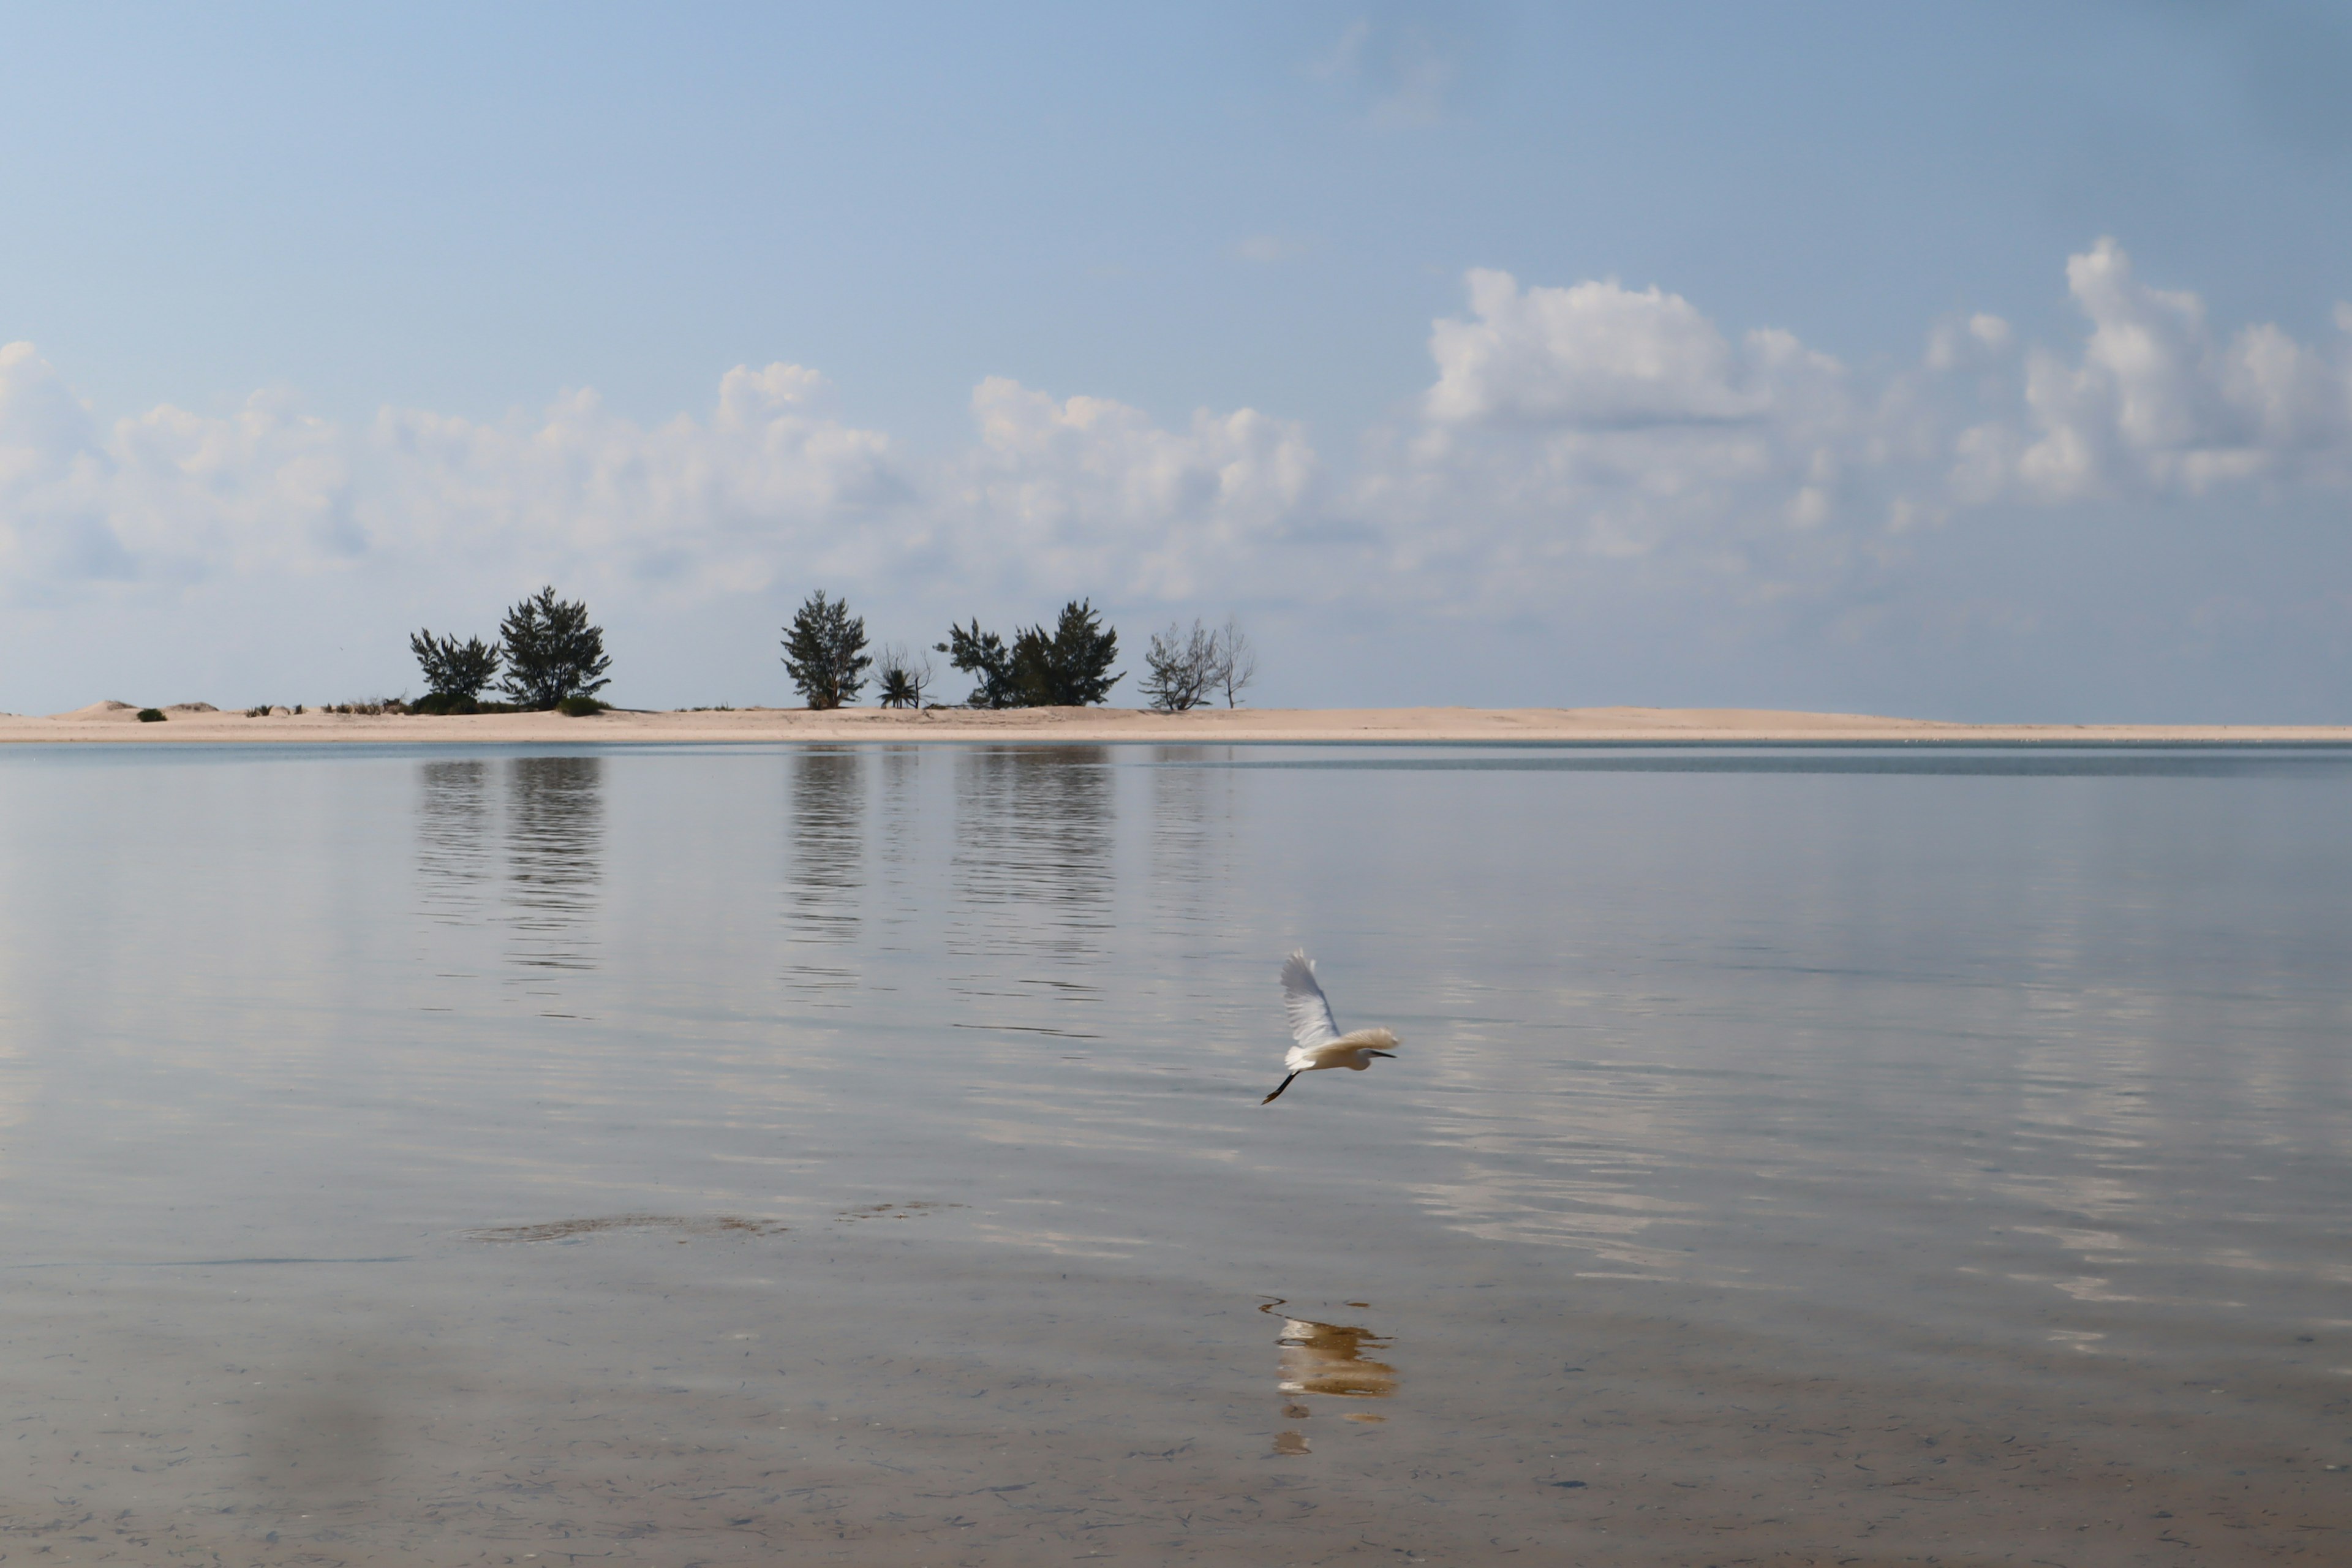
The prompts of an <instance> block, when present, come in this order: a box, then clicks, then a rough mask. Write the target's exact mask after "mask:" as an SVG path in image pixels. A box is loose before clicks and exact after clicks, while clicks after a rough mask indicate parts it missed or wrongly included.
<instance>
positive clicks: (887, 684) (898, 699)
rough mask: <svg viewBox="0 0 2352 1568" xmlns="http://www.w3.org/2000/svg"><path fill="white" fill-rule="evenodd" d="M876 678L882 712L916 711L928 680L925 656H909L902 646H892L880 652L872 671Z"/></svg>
mask: <svg viewBox="0 0 2352 1568" xmlns="http://www.w3.org/2000/svg"><path fill="white" fill-rule="evenodd" d="M874 668H875V673H876V674H877V676H878V677H879V678H880V680H881V689H882V706H883V707H885V708H920V707H921V706H922V705H923V689H924V688H925V687H928V686H929V685H930V683H931V680H932V671H931V661H930V658H929V656H928V655H926V654H922V653H909V652H908V651H907V645H906V644H905V643H896V642H894V643H892V644H890V645H889V646H888V647H885V648H884V649H883V650H882V657H881V658H880V660H878V661H877V663H876V665H875V667H874Z"/></svg>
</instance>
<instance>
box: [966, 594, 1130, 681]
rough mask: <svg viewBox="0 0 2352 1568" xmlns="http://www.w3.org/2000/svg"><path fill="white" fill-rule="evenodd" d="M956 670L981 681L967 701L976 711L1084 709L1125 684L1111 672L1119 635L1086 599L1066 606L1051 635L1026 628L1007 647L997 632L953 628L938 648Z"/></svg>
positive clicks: (975, 627)
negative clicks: (1119, 685)
mask: <svg viewBox="0 0 2352 1568" xmlns="http://www.w3.org/2000/svg"><path fill="white" fill-rule="evenodd" d="M936 646H937V647H938V650H939V651H940V652H941V653H943V654H945V655H947V656H948V662H949V663H950V664H951V665H953V666H954V667H955V668H958V669H961V670H964V671H967V672H968V673H970V674H971V675H973V676H976V677H977V678H978V684H977V685H975V686H973V688H972V689H971V696H970V697H968V698H966V699H965V701H966V702H967V703H969V704H970V705H971V706H972V707H974V708H1082V707H1085V706H1086V705H1087V704H1089V703H1095V702H1100V701H1101V700H1103V699H1104V698H1105V697H1107V696H1108V695H1109V694H1110V689H1111V688H1112V687H1113V686H1115V685H1117V684H1118V682H1119V681H1120V680H1122V679H1125V677H1124V675H1113V674H1112V673H1110V667H1111V663H1112V661H1113V660H1115V659H1117V658H1118V633H1117V632H1115V631H1112V630H1111V629H1110V628H1109V627H1108V626H1104V625H1103V624H1102V619H1101V617H1100V616H1098V615H1097V614H1096V612H1095V610H1094V607H1093V606H1092V605H1089V604H1088V603H1087V601H1086V600H1084V599H1076V600H1073V601H1071V602H1070V603H1069V604H1067V605H1063V606H1062V616H1061V619H1059V620H1058V621H1056V622H1055V625H1054V629H1053V631H1052V632H1051V633H1048V632H1047V631H1046V630H1045V627H1043V626H1028V627H1025V628H1024V629H1023V630H1022V631H1021V632H1019V633H1018V634H1017V635H1015V637H1013V646H1012V647H1009V648H1008V647H1005V646H1004V639H1003V637H998V636H997V635H996V634H995V633H994V632H984V631H982V630H981V629H980V620H979V617H977V616H974V617H973V619H972V623H971V626H950V627H948V640H947V641H945V642H943V643H940V644H938V645H936Z"/></svg>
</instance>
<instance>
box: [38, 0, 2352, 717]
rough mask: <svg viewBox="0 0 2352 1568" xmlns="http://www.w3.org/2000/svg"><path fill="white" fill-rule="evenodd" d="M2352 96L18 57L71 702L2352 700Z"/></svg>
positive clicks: (1872, 57)
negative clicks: (1172, 630) (572, 642)
mask: <svg viewBox="0 0 2352 1568" xmlns="http://www.w3.org/2000/svg"><path fill="white" fill-rule="evenodd" d="M2347 80H2352V17H2347V13H2346V12H2345V11H2344V10H2343V9H2342V8H2341V7H2340V6H2335V5H2316V4H2300V3H2294V0H2259V3H2258V0H2248V3H2245V4H2234V5H2233V4H2219V3H2216V4H2208V5H2191V4H2185V3H2171V4H2159V3H2137V4H2126V3H2124V0H2084V3H2080V4H2071V5H2070V4H2059V5H2052V4H2046V3H2045V4H2036V5H2007V4H1999V3H1990V0H1988V3H1983V4H1973V5H1950V6H1941V7H1930V6H1888V5H1881V4H1855V5H1844V4H1821V5H1806V4H1793V5H1772V6H1759V5H1751V4H1728V5H1657V6H1640V7H1632V6H1622V5H1591V6H1585V5H1569V4H1556V5H1525V6H1522V5H1502V4H1496V5H1477V4H1461V5H1411V4H1392V5H1324V4H1319V3H1309V4H1300V5H1292V6H1286V7H1269V6H1263V5H1211V4H1192V5H1183V6H1166V7H1160V8H1147V7H1141V6H1104V5H1006V6H997V7H971V6H949V5H933V6H923V5H908V6H898V7H874V6H859V7H849V6H841V7H824V6H818V5H805V6H781V5H664V6H658V7H656V6H650V5H646V6H634V7H625V6H617V5H578V4H572V5H544V6H541V5H521V4H517V5H502V6H498V7H477V6H457V5H429V4H415V3H408V4H403V5H360V4H353V5H341V6H335V7H297V6H291V5H288V6H275V5H219V6H211V7H204V8H197V7H178V8H166V7H160V6H137V7H134V6H127V5H126V6H108V7H96V6H84V5H9V6H7V7H5V8H0V710H9V711H17V712H44V711H55V710H63V709H67V708H71V707H77V706H79V705H81V704H83V703H85V702H89V701H92V700H98V699H100V698H113V699H119V700H131V701H138V702H142V703H146V702H158V703H161V702H173V701H184V700H206V701H211V702H215V703H216V704H218V705H220V706H222V707H228V706H232V705H236V706H244V705H247V704H249V703H254V702H261V701H272V702H294V701H300V702H308V703H324V702H333V701H344V700H355V699H361V698H366V697H373V696H382V695H391V694H395V693H398V692H401V691H403V690H407V691H409V692H412V693H413V692H415V691H417V690H419V689H421V682H420V680H419V679H418V676H417V671H416V669H415V665H414V662H413V661H412V660H411V658H409V655H408V650H407V638H408V634H409V633H410V632H411V631H413V630H415V629H417V628H419V627H430V628H432V629H435V630H436V631H446V632H454V633H457V634H459V635H466V634H472V633H480V634H484V635H488V634H491V633H493V632H494V630H495V628H496V626H497V623H498V620H499V616H500V615H501V613H502V612H503V611H504V609H505V608H506V606H507V605H509V604H511V603H512V602H513V601H515V600H516V599H518V598H520V597H521V596H522V595H525V594H528V593H530V592H531V591H533V590H535V589H536V588H538V587H539V586H540V585H541V584H553V585H555V586H556V588H557V589H558V591H559V592H560V593H562V594H563V595H565V596H566V597H569V598H577V599H583V600H584V601H585V602H586V603H587V604H588V605H589V606H590V609H591V611H592V614H593V616H594V618H595V619H596V620H597V621H598V622H599V623H600V624H602V625H603V626H604V628H605V632H606V644H607V647H608V648H609V649H610V651H611V652H612V654H613V656H614V684H613V686H612V688H611V689H610V690H609V691H608V692H607V693H606V695H607V696H608V697H610V698H612V699H613V700H616V701H619V702H621V703H623V704H625V705H630V706H649V707H667V706H680V705H688V704H701V703H717V702H730V703H735V704H746V703H755V702H768V703H787V702H791V701H793V700H795V699H794V697H793V692H792V689H791V687H790V685H789V682H788V680H787V679H786V678H785V676H784V674H783V671H782V666H781V664H780V662H779V660H778V658H777V653H778V649H777V641H778V637H779V633H780V627H781V626H782V623H783V622H784V621H785V620H786V619H788V618H789V616H790V615H791V613H792V610H793V607H794V606H795V605H798V604H799V603H800V602H801V601H802V600H803V598H804V597H805V596H806V595H808V594H809V593H810V592H812V591H814V590H816V589H824V590H827V591H828V592H831V593H833V594H835V595H845V596H846V597H847V598H848V600H849V601H850V604H851V605H852V607H853V609H855V610H856V611H858V612H859V613H861V614H862V615H863V616H865V619H866V627H867V631H868V635H869V636H870V637H872V638H873V639H874V641H875V642H876V643H877V644H879V643H893V642H895V643H903V644H906V645H908V646H909V647H917V648H919V647H924V646H925V645H928V644H930V643H933V642H937V641H939V640H940V638H941V637H943V636H944V633H945V630H946V627H947V626H948V624H949V623H950V621H955V620H967V619H970V618H971V617H973V616H977V617H979V618H980V619H981V621H982V624H983V625H986V626H994V627H1001V628H1003V629H1004V630H1006V631H1008V632H1009V631H1010V630H1012V629H1013V627H1014V626H1018V625H1023V624H1028V623H1032V622H1038V621H1047V622H1050V620H1051V619H1052V618H1053V616H1055V613H1056V612H1057V611H1058V609H1059V607H1060V605H1062V604H1063V603H1064V602H1066V600H1068V599H1071V598H1076V597H1081V596H1083V597H1086V598H1088V599H1089V600H1090V601H1091V602H1092V603H1093V604H1094V605H1097V606H1098V607H1100V608H1102V609H1103V610H1104V611H1105V612H1106V613H1107V615H1108V618H1109V619H1110V621H1111V623H1112V624H1113V625H1114V626H1117V627H1118V630H1119V632H1120V636H1121V639H1122V647H1124V648H1126V649H1128V650H1129V653H1130V655H1132V654H1133V653H1135V652H1138V651H1139V649H1140V647H1141V645H1142V643H1143V642H1144V640H1145V637H1146V636H1147V635H1148V634H1149V633H1150V631H1152V630H1153V629H1155V628H1160V627H1165V626H1169V625H1170V624H1171V623H1177V622H1181V623H1183V624H1185V625H1188V626H1189V624H1190V623H1191V622H1192V620H1193V619H1194V618H1196V617H1198V618H1202V619H1204V620H1207V621H1209V622H1211V623H1213V624H1217V623H1222V622H1223V621H1224V619H1225V618H1226V617H1227V616H1232V617H1234V618H1235V620H1236V621H1237V623H1238V624H1239V625H1240V626H1243V627H1244V629H1245V630H1246V631H1247V632H1248V634H1249V635H1250V637H1252V639H1253V640H1254V641H1255V644H1256V645H1257V647H1258V649H1259V654H1260V668H1261V676H1260V679H1259V684H1258V686H1257V688H1256V689H1255V690H1254V691H1253V692H1252V693H1251V697H1252V700H1254V701H1255V702H1256V703H1258V704H1260V705H1264V706H1303V705H1313V706H1331V705H1366V706H1389V705H1401V704H1419V703H1469V704H1477V705H1486V706H1493V705H1521V704H1529V705H1536V704H1540V705H1563V706H1593V705H1608V704H1617V703H1626V704H1651V703H1658V704H1670V705H1675V706H1748V707H1779V708H1802V709H1815V710H1867V711H1877V712H1889V713H1902V714H1909V715H1917V716H1923V717H1936V718H1951V719H1987V720H2035V721H2094V720H2116V721H2126V720H2141V721H2158V720H2174V721H2244V722H2264V721H2315V722H2316V721H2334V722H2345V721H2352V93H2347V92H2346V91H2344V90H2343V84H2344V83H2345V82H2346V81H2347ZM933 658H934V662H935V663H940V664H943V663H944V660H942V659H940V658H938V656H936V655H934V656H933ZM1127 662H1128V667H1129V668H1134V667H1135V662H1136V661H1135V660H1134V658H1132V657H1130V658H1129V660H1128V661H1127ZM1133 679H1134V677H1133V676H1130V677H1129V682H1128V683H1126V684H1125V685H1123V686H1122V688H1121V689H1119V691H1118V692H1117V693H1115V695H1114V700H1121V698H1122V697H1124V698H1125V699H1126V700H1129V701H1133V700H1137V699H1135V698H1134V697H1133V696H1132V682H1133ZM963 684H964V682H963V680H962V678H961V677H959V676H956V675H954V674H952V673H949V672H944V671H943V672H942V679H941V682H940V688H939V689H940V692H941V693H942V694H943V695H945V696H947V697H949V698H950V699H955V698H959V697H961V690H962V686H963Z"/></svg>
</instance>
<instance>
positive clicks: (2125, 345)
mask: <svg viewBox="0 0 2352 1568" xmlns="http://www.w3.org/2000/svg"><path fill="white" fill-rule="evenodd" d="M2066 282H2067V287H2068V289H2069V290H2070V291H2071V292H2072V294H2073V295H2074V302H2075V304H2076V305H2077V306H2078V307H2079V308H2080V309H2081V310H2082V311H2083V313H2084V315H2085V316H2086V317H2087V318H2089V320H2090V322H2091V332H2090V336H2089V337H2088V338H2087V339H2086V340H2085V342H2084V344H2083V346H2082V352H2081V355H2080V357H2079V358H2078V359H2072V360H2070V359H2068V358H2067V357H2065V356H2062V355H2060V354H2057V353H2052V352H2050V351H2048V350H2046V349H2036V350H2034V351H2033V352H2032V353H2031V354H2030V355H2029V356H2028V361H2027V368H2026V376H2025V386H2024V401H2025V405H2026V420H2025V425H2026V427H2027V429H2028V430H2029V432H2030V436H2029V437H2028V440H2027V443H2026V444H2025V445H2024V446H2023V447H2021V450H2020V451H2019V452H2018V454H2017V457H2016V459H2015V466H2014V474H2013V477H2014V479H2015V481H2016V482H2017V484H2018V485H2019V486H2020V487H2021V489H2024V490H2026V491H2027V492H2029V493H2032V494H2036V495H2040V496H2042V497H2046V498H2051V499H2066V498H2072V497H2078V496H2098V495H2106V494H2113V493H2117V492H2134V491H2137V492H2147V491H2163V490H2186V491H2189V492H2192V493H2195V492H2202V491H2204V490H2207V489H2211V488H2212V487H2214V486H2216V485H2221V484H2227V483H2230V482H2232V481H2238V480H2246V479H2277V478H2289V479H2332V480H2336V481H2340V480H2341V479H2343V478H2344V477H2345V476H2346V474H2347V458H2352V378H2347V358H2346V356H2345V354H2344V353H2343V351H2342V347H2341V345H2338V346H2337V349H2336V353H2335V354H2334V355H2333V356H2332V358H2331V357H2330V356H2329V355H2327V354H2325V353H2321V352H2320V351H2318V350H2316V349H2313V348H2310V347H2306V346H2305V345H2303V344H2300V343H2297V342H2294V340H2293V339H2292V338H2290V337H2288V336H2287V334H2286V333H2284V332H2283V331H2280V330H2279V329H2278V328H2277V327H2275V326H2273V325H2269V324H2260V325H2254V326H2249V327H2245V328H2242V329H2241V330H2240V331H2238V332H2237V333H2235V334H2234V335H2233V336H2231V337H2230V338H2229V339H2227V340H2226V341H2225V340H2223V339H2221V338H2220V337H2218V336H2216V334H2215V333H2214V332H2213V331H2212V330H2211V329H2210V327H2209V326H2208V325H2207V323H2206V319H2205V306H2204V302H2203V301H2202V300H2200V299H2199V298H2198V297H2197V296H2196V295H2195V294H2192V293H2188V292H2186V291H2171V290H2166V289H2153V288H2150V287H2148V286H2147V285H2146V284H2144V283H2142V282H2140V281H2139V279H2137V276H2135V274H2134V272H2133V268H2132V264H2131V258H2129V257H2128V256H2126V254H2125V253H2124V251H2123V249H2122V247H2119V246H2117V245H2116V242H2115V241H2114V240H2112V239H2102V240H2100V241H2099V242H2098V244H2097V245H2095V246H2094V247H2092V248H2091V249H2090V250H2088V251H2085V252H2084V253H2083V254H2082V255H2079V256H2075V257H2072V258H2069V259H2068V261H2067V263H2066Z"/></svg>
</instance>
